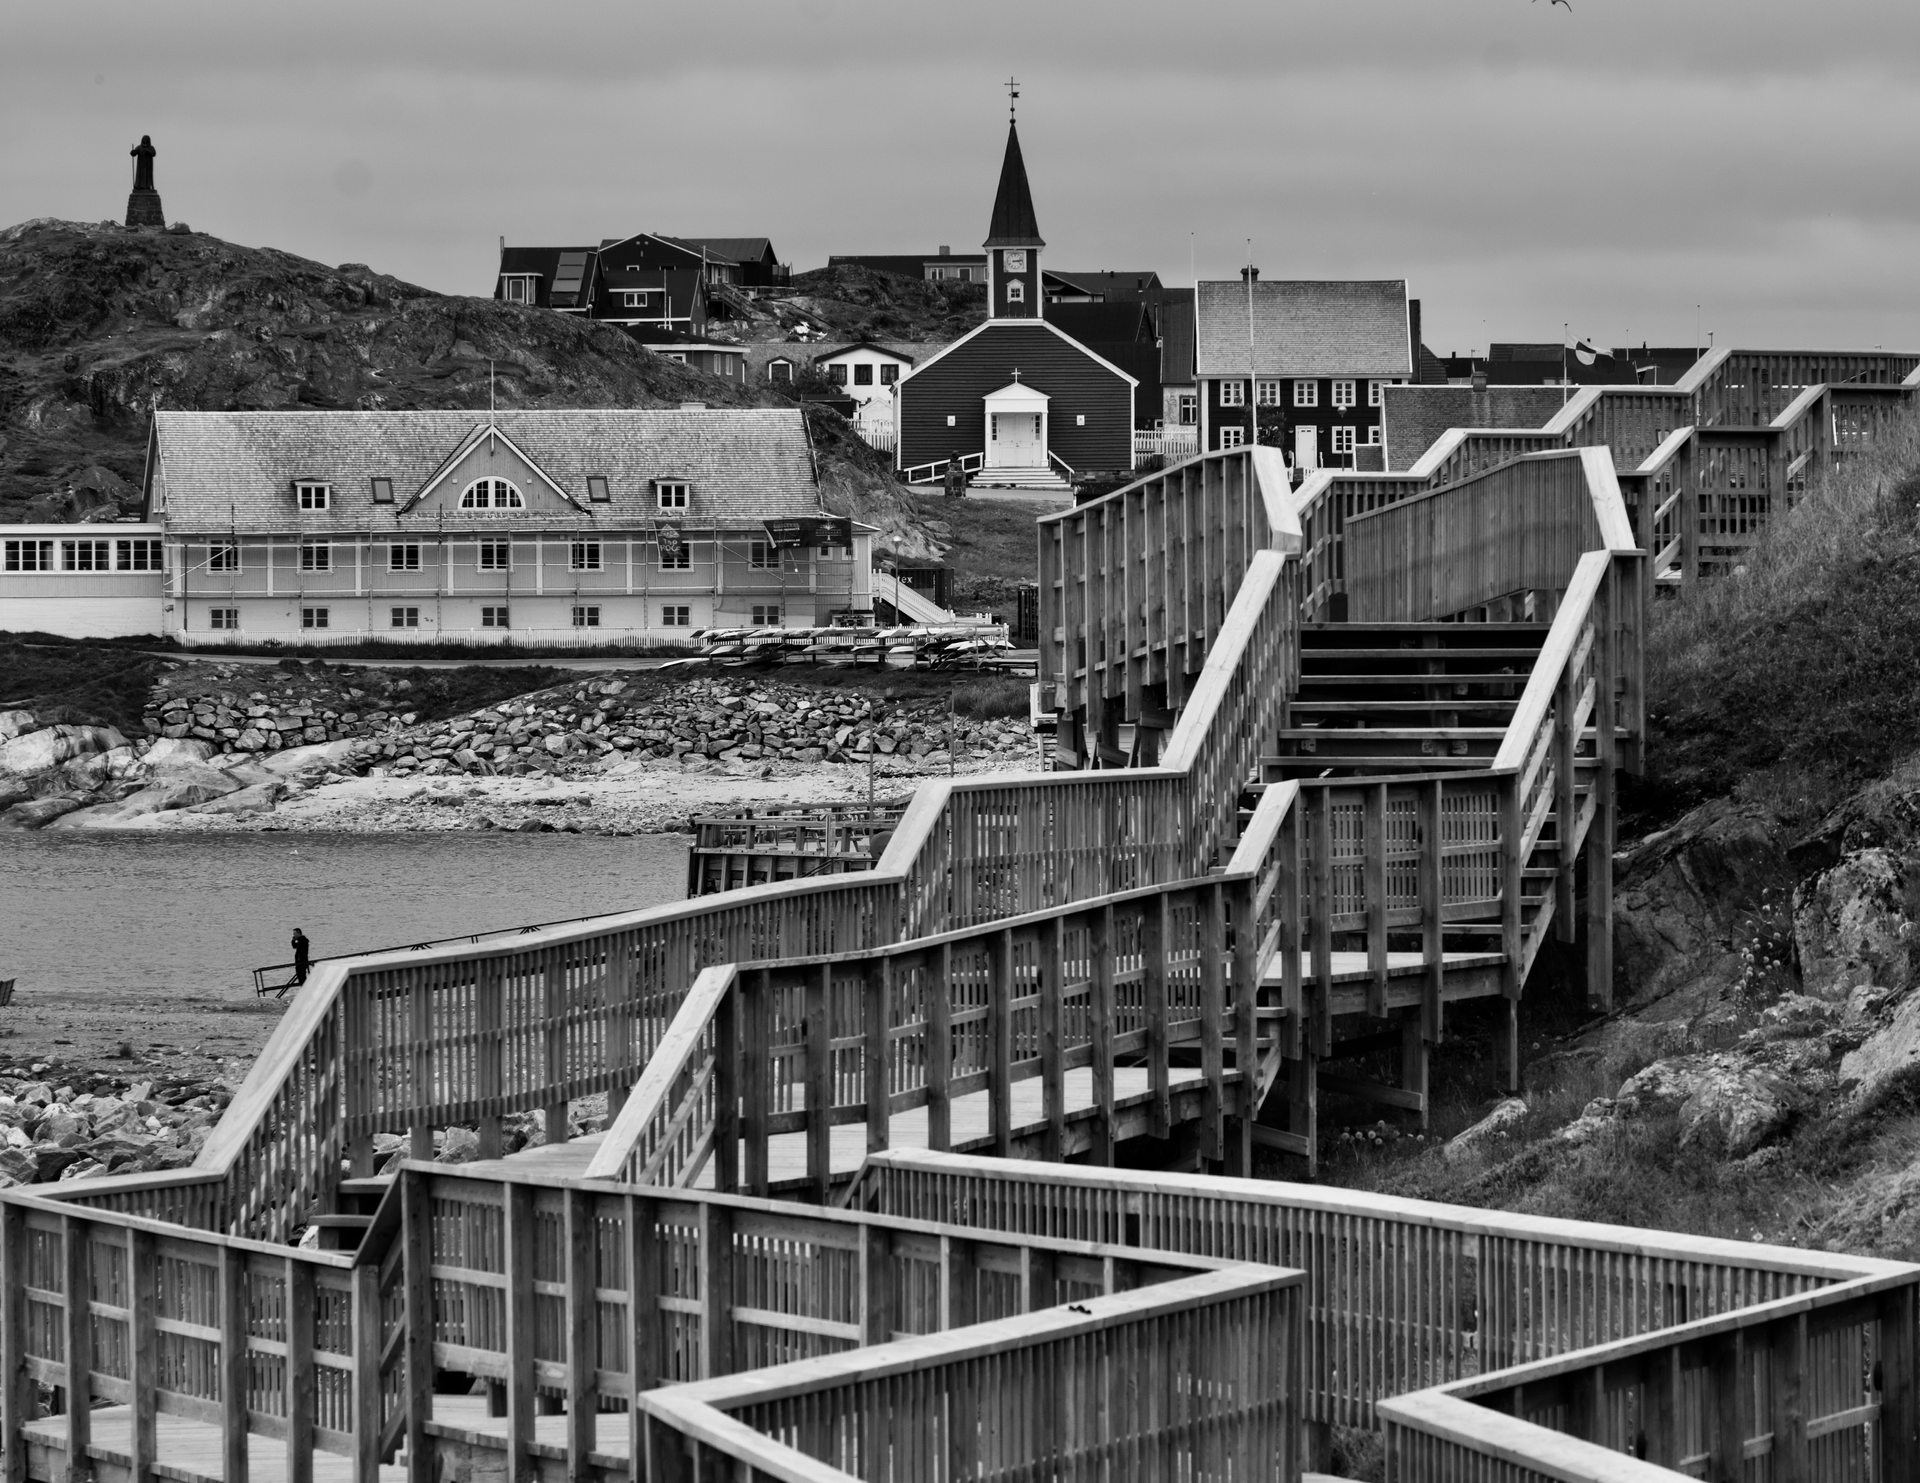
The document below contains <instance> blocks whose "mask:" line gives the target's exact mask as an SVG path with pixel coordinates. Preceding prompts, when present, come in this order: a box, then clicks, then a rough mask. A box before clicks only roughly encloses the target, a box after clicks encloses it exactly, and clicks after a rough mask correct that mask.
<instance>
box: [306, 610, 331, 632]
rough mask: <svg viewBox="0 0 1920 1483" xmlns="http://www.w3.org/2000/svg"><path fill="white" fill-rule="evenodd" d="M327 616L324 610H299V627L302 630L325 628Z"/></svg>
mask: <svg viewBox="0 0 1920 1483" xmlns="http://www.w3.org/2000/svg"><path fill="white" fill-rule="evenodd" d="M327 616H328V614H327V610H326V609H325V608H302V609H301V610H300V626H301V627H302V628H325V627H326V626H327Z"/></svg>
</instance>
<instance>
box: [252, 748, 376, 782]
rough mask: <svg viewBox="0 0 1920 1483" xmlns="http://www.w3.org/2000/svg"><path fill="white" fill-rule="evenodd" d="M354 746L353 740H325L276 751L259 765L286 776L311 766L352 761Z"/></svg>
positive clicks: (328, 765)
mask: <svg viewBox="0 0 1920 1483" xmlns="http://www.w3.org/2000/svg"><path fill="white" fill-rule="evenodd" d="M354 747H355V744H354V743H353V742H352V741H333V742H325V743H323V744H321V745H319V746H311V747H289V748H288V749H287V750H286V751H284V752H276V753H274V754H273V755H272V756H271V757H263V758H261V759H260V761H259V763H258V765H259V766H261V767H264V768H266V769H267V770H268V771H270V772H274V773H278V774H279V775H280V776H282V777H285V776H287V775H288V774H290V773H296V772H300V771H303V770H304V769H306V768H309V767H322V766H325V767H332V766H335V765H336V764H340V763H345V762H350V761H351V760H352V759H353V753H354Z"/></svg>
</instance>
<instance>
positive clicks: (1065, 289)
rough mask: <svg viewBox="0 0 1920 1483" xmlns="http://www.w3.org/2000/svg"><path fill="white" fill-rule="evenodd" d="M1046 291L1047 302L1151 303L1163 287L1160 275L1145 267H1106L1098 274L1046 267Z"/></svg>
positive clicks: (1163, 290) (1162, 290)
mask: <svg viewBox="0 0 1920 1483" xmlns="http://www.w3.org/2000/svg"><path fill="white" fill-rule="evenodd" d="M1046 292H1047V302H1048V303H1049V304H1111V303H1118V302H1123V301H1127V300H1132V301H1134V302H1139V303H1149V302H1153V301H1154V300H1156V299H1157V298H1158V297H1159V296H1160V294H1162V293H1163V292H1165V289H1164V287H1163V285H1162V284H1161V282H1160V275H1159V274H1158V273H1155V272H1153V271H1152V270H1151V269H1149V268H1134V269H1128V270H1126V271H1120V270H1117V269H1113V268H1107V269H1104V270H1102V271H1101V272H1098V273H1068V272H1064V271H1062V270H1061V269H1059V268H1049V269H1047V271H1046Z"/></svg>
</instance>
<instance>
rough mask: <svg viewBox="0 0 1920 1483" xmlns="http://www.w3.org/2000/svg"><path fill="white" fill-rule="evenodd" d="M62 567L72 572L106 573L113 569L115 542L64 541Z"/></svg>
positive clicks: (61, 544) (62, 545) (61, 551)
mask: <svg viewBox="0 0 1920 1483" xmlns="http://www.w3.org/2000/svg"><path fill="white" fill-rule="evenodd" d="M60 565H61V567H62V568H63V569H64V570H66V571H70V572H104V571H110V570H111V569H112V567H113V542H111V541H62V542H61V543H60Z"/></svg>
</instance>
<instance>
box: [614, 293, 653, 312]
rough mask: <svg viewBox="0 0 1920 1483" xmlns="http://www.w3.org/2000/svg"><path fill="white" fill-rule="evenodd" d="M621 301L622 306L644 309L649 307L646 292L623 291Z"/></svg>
mask: <svg viewBox="0 0 1920 1483" xmlns="http://www.w3.org/2000/svg"><path fill="white" fill-rule="evenodd" d="M620 303H621V307H622V308H626V309H644V308H646V307H647V296H646V295H645V294H637V293H623V294H621V295H620Z"/></svg>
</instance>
